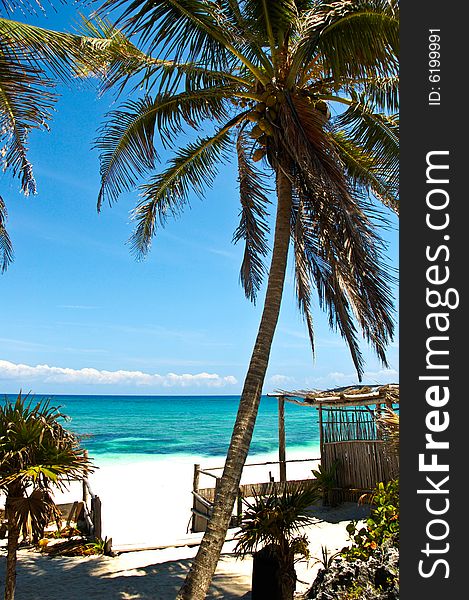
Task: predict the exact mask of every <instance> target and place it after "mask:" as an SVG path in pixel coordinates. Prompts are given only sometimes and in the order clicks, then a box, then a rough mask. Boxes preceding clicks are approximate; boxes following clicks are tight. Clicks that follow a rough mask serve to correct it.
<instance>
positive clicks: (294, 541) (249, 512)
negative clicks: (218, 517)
mask: <svg viewBox="0 0 469 600" xmlns="http://www.w3.org/2000/svg"><path fill="white" fill-rule="evenodd" d="M318 497H319V494H318V491H317V489H316V488H314V487H312V486H306V485H305V486H302V487H300V488H299V489H296V490H291V491H290V490H288V489H287V488H286V489H285V490H284V491H283V493H281V494H279V493H277V492H274V493H272V494H270V495H268V496H260V495H255V496H254V498H253V500H251V501H245V503H246V511H245V513H244V514H243V520H242V523H241V531H240V532H239V534H238V543H237V545H236V547H235V554H236V555H237V556H239V557H241V558H244V557H245V556H246V555H247V554H250V553H254V566H253V586H252V598H253V600H255V598H261V597H262V598H265V597H266V590H267V587H266V586H269V588H268V590H269V598H271V599H272V600H274V598H278V599H279V600H290V599H291V598H293V594H294V591H295V587H296V572H295V567H294V564H295V556H296V555H300V556H301V557H302V558H309V550H308V539H307V537H306V536H305V535H304V534H303V533H302V532H301V528H302V527H305V526H306V525H310V524H311V523H312V522H313V520H314V518H313V515H312V512H311V505H312V504H314V503H315V502H316V501H317V500H318ZM256 559H257V560H256ZM262 561H267V562H269V563H270V568H269V570H268V572H267V577H268V581H264V580H261V578H260V577H259V576H258V574H257V573H256V566H257V565H259V564H260V563H261V562H262ZM272 567H273V569H272ZM257 570H258V571H259V570H260V569H259V568H257Z"/></svg>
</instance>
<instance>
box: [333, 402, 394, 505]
mask: <svg viewBox="0 0 469 600" xmlns="http://www.w3.org/2000/svg"><path fill="white" fill-rule="evenodd" d="M322 410H323V416H322V440H323V446H322V457H321V463H322V465H323V467H324V468H325V469H328V468H330V467H331V466H332V465H333V464H334V462H335V461H337V462H338V467H337V472H336V478H337V487H338V488H342V489H343V490H344V491H345V490H346V489H347V488H349V489H350V488H352V489H355V490H356V491H357V493H358V494H359V493H360V490H362V491H366V490H370V491H371V490H373V489H374V488H375V486H376V484H377V483H378V482H380V481H384V482H386V481H389V480H390V479H392V478H393V477H396V476H397V475H398V472H399V461H398V457H397V456H393V455H392V454H389V452H388V448H387V447H386V445H385V443H384V442H383V440H382V439H380V433H379V430H378V428H377V427H376V420H375V412H374V411H373V410H371V409H370V408H369V407H364V406H355V407H340V408H323V409H322ZM379 410H380V405H378V406H377V412H379ZM357 493H355V494H351V497H352V496H356V495H357ZM346 495H347V494H346V493H345V496H346ZM351 499H352V498H351Z"/></svg>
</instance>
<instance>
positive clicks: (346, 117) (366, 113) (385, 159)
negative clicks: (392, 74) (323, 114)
mask: <svg viewBox="0 0 469 600" xmlns="http://www.w3.org/2000/svg"><path fill="white" fill-rule="evenodd" d="M332 130H333V131H335V132H337V131H339V130H344V131H345V132H346V135H347V137H348V138H349V139H350V140H351V141H352V142H353V143H354V144H355V145H357V146H359V147H361V148H362V149H363V151H364V152H366V153H368V154H369V155H370V156H373V161H374V163H375V169H374V173H375V174H376V175H377V176H378V177H379V178H381V179H382V180H383V181H386V182H387V187H388V189H389V190H391V192H392V193H393V194H394V195H395V199H394V200H391V201H390V205H391V206H392V207H393V208H394V210H396V208H397V190H398V185H399V116H398V115H388V114H385V113H379V112H375V111H374V110H373V107H372V106H370V104H369V103H366V102H362V101H361V99H359V98H358V97H356V99H355V101H354V102H352V104H351V105H350V106H349V108H348V109H347V110H346V111H345V112H344V113H342V114H341V115H339V116H338V117H337V119H336V120H335V121H334V123H333V129H332Z"/></svg>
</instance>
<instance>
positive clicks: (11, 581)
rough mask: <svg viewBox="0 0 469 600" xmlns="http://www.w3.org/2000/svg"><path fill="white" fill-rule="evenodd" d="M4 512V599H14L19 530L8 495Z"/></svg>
mask: <svg viewBox="0 0 469 600" xmlns="http://www.w3.org/2000/svg"><path fill="white" fill-rule="evenodd" d="M5 512H6V515H7V520H8V543H7V560H6V572H5V600H14V598H15V589H16V552H17V550H18V539H19V536H20V532H19V529H18V525H17V523H16V519H15V518H14V514H13V509H12V508H11V506H9V502H8V497H7V501H6V503H5Z"/></svg>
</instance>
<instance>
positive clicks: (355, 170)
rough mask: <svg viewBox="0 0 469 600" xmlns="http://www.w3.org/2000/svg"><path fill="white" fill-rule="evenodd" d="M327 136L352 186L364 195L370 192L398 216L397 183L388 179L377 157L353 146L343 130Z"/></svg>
mask: <svg viewBox="0 0 469 600" xmlns="http://www.w3.org/2000/svg"><path fill="white" fill-rule="evenodd" d="M329 135H330V137H331V139H332V140H333V141H334V143H335V146H336V151H337V154H338V156H339V157H340V160H341V161H342V163H343V165H344V168H345V170H346V173H347V176H348V177H349V179H350V181H351V182H352V184H353V185H354V186H356V187H359V188H362V189H363V191H364V192H365V193H366V191H367V190H370V191H371V192H373V194H374V195H375V196H376V197H377V198H378V199H379V200H380V201H381V202H382V203H383V204H384V205H385V206H388V207H389V208H391V210H393V211H394V212H395V213H396V214H399V186H398V181H393V180H389V179H388V177H387V176H386V172H385V169H383V167H382V165H381V164H380V162H379V161H378V160H377V157H376V156H375V155H374V154H373V153H371V152H366V151H365V150H364V149H363V148H362V147H360V146H358V145H357V144H355V143H354V141H353V140H351V139H350V138H349V137H348V136H347V134H346V132H345V131H343V130H338V131H331V132H330V134H329Z"/></svg>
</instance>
